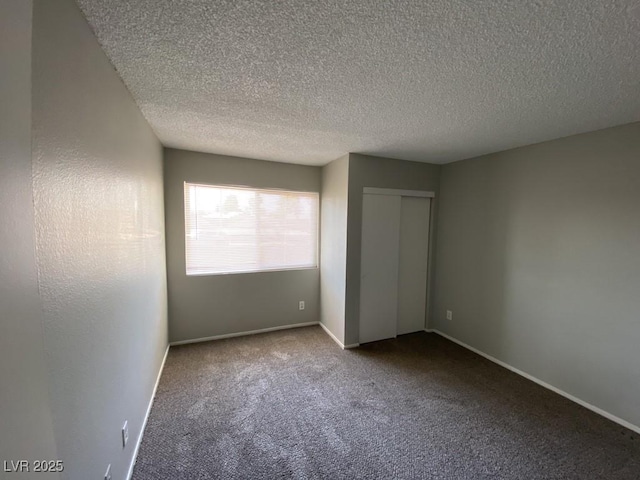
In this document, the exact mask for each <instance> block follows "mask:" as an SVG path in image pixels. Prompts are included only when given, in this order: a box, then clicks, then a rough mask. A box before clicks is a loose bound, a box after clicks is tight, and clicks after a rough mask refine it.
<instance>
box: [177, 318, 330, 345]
mask: <svg viewBox="0 0 640 480" xmlns="http://www.w3.org/2000/svg"><path fill="white" fill-rule="evenodd" d="M318 323H319V322H306V323H294V324H293V325H281V326H279V327H270V328H261V329H259V330H249V331H248V332H236V333H225V334H224V335H214V336H212V337H202V338H193V339H191V340H179V341H177V342H171V343H170V344H169V345H171V346H172V347H173V346H174V345H186V344H188V343H200V342H208V341H210V340H222V339H223V338H232V337H244V336H246V335H256V334H258V333H267V332H275V331H276V330H287V329H289V328H300V327H310V326H311V325H318Z"/></svg>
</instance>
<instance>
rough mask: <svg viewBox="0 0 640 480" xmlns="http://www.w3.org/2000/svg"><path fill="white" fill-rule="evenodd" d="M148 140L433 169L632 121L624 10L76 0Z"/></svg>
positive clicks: (628, 14)
mask: <svg viewBox="0 0 640 480" xmlns="http://www.w3.org/2000/svg"><path fill="white" fill-rule="evenodd" d="M78 3H79V4H80V5H81V6H82V8H83V10H84V12H85V14H86V15H87V17H88V19H89V22H90V23H91V25H92V26H93V28H94V29H95V31H96V33H97V36H98V38H99V39H100V42H101V43H102V45H103V46H104V48H105V50H106V51H107V54H108V55H109V57H110V58H111V59H112V61H113V63H114V65H115V66H116V67H117V69H118V71H119V72H120V73H121V75H122V77H123V78H124V81H125V83H126V84H127V85H128V86H129V88H130V89H131V91H132V92H133V95H134V96H135V97H136V100H137V101H138V103H139V105H140V106H141V108H142V111H143V113H144V114H145V116H146V117H147V119H148V120H149V121H150V123H151V125H152V126H153V127H154V129H155V131H156V132H157V133H158V135H159V137H160V139H161V140H162V142H163V143H164V144H165V145H167V146H171V147H176V148H184V149H188V150H198V151H209V152H214V153H219V154H225V155H235V156H241V157H249V158H263V159H267V160H277V161H287V162H292V163H312V164H316V165H323V164H325V163H327V162H329V161H331V160H334V159H336V158H338V157H340V156H342V155H344V154H346V153H348V152H359V153H366V154H371V155H377V156H383V157H393V158H403V159H406V160H417V161H427V162H434V163H435V162H441V161H443V162H444V161H451V160H458V159H462V158H469V157H474V156H477V155H480V154H484V153H489V152H495V151H499V150H505V149H507V148H513V147H516V146H521V145H526V144H531V143H535V142H540V141H544V140H550V139H552V138H558V137H562V136H567V135H571V134H575V133H581V132H586V131H591V130H597V129H601V128H605V127H610V126H614V125H620V124H624V123H629V122H633V121H638V120H640V96H638V94H637V91H638V89H639V88H640V35H638V30H639V29H640V6H639V5H638V2H637V0H591V1H584V0H549V1H545V2H541V1H535V2H533V1H527V0H515V1H514V0H494V1H491V2H469V1H467V0H432V1H429V2H424V1H421V0H410V1H399V0H390V1H384V2H371V1H369V0H348V1H346V0H314V1H309V2H299V1H295V0H283V1H278V2H269V1H252V0H240V1H239V0H218V1H215V2H212V1H210V0H195V1H193V0H189V1H187V0H179V1H176V0H78Z"/></svg>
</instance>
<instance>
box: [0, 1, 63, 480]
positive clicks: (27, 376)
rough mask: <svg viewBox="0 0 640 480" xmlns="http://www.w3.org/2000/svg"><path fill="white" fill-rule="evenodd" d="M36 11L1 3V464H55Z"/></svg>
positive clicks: (16, 3)
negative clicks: (39, 208) (35, 145)
mask: <svg viewBox="0 0 640 480" xmlns="http://www.w3.org/2000/svg"><path fill="white" fill-rule="evenodd" d="M31 11H32V2H30V1H25V0H2V1H0V66H1V67H0V68H1V69H2V75H0V105H2V108H0V225H1V228H0V245H1V246H2V254H0V305H1V306H2V307H1V310H2V312H1V313H0V316H1V317H0V385H1V386H0V461H2V460H6V461H10V460H15V461H17V460H32V461H33V460H36V459H56V458H57V452H56V448H55V442H54V437H53V423H52V419H51V410H50V406H49V394H48V380H47V369H46V363H45V356H44V351H43V348H42V345H43V332H42V312H41V309H40V300H39V297H38V278H37V271H36V258H35V228H34V222H33V196H32V190H31V181H32V180H31ZM0 468H2V467H1V466H0ZM1 475H3V474H0V476H1ZM4 475H8V476H10V477H14V478H16V479H25V478H28V477H29V475H28V474H4ZM3 478H4V477H3ZM39 478H58V476H57V475H52V474H49V475H44V474H41V475H40V476H39Z"/></svg>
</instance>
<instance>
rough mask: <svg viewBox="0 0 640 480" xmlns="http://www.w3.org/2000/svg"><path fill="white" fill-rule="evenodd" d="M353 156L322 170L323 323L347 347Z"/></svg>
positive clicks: (321, 278) (321, 313)
mask: <svg viewBox="0 0 640 480" xmlns="http://www.w3.org/2000/svg"><path fill="white" fill-rule="evenodd" d="M348 193H349V155H345V156H344V157H342V158H339V159H338V160H334V161H333V162H331V163H328V164H327V165H325V166H324V167H322V196H321V201H322V211H321V218H320V224H321V236H320V239H321V240H320V304H321V307H320V319H321V320H320V321H321V322H322V324H323V325H324V326H325V327H327V329H329V331H330V332H331V333H333V334H334V335H335V337H336V338H337V339H338V340H340V341H341V342H342V343H343V344H345V341H344V319H345V307H346V303H345V301H346V293H347V290H346V289H347V283H346V282H347V276H346V275H347V198H348Z"/></svg>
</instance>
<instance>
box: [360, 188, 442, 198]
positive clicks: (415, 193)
mask: <svg viewBox="0 0 640 480" xmlns="http://www.w3.org/2000/svg"><path fill="white" fill-rule="evenodd" d="M362 194H363V195H364V194H367V195H393V196H394V197H397V196H400V197H421V198H434V197H435V196H436V194H435V192H427V191H424V190H401V189H397V188H378V187H363V188H362Z"/></svg>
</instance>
